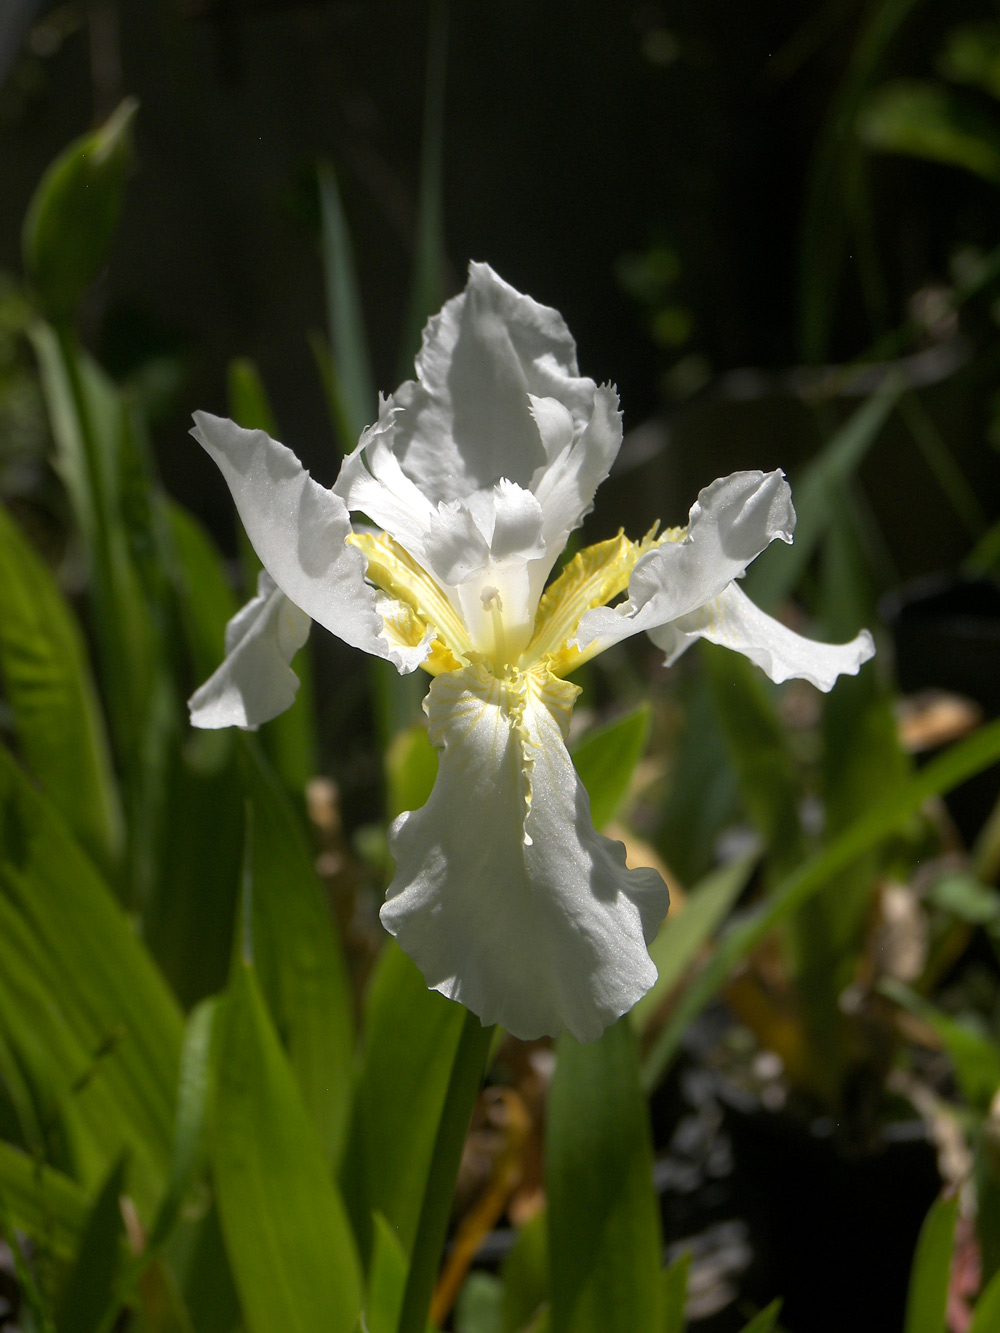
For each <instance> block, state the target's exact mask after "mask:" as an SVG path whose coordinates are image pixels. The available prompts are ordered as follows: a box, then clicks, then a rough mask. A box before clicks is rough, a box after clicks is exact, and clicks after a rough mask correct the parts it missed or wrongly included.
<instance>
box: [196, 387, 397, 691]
mask: <svg viewBox="0 0 1000 1333" xmlns="http://www.w3.org/2000/svg"><path fill="white" fill-rule="evenodd" d="M194 419H195V428H194V430H192V432H191V434H192V435H193V436H194V437H195V439H196V440H197V441H198V443H199V444H200V445H202V447H203V448H204V449H205V450H206V451H207V452H208V454H210V455H211V457H212V458H213V459H214V460H215V462H216V463H217V464H218V465H219V469H220V470H221V472H222V475H223V476H224V477H225V479H226V481H227V483H228V485H229V489H230V491H232V494H233V499H234V500H235V501H236V507H237V509H238V510H239V514H240V518H241V519H242V520H243V526H244V527H245V528H246V531H247V536H248V537H249V538H250V541H251V543H252V544H253V548H254V550H255V551H256V552H257V554H258V556H259V557H260V560H261V564H263V566H264V568H265V569H266V570H267V571H268V573H269V574H270V575H271V577H272V578H273V579H274V582H275V583H276V584H277V586H278V587H279V588H280V589H281V590H282V592H284V593H285V595H286V596H287V597H288V598H289V599H290V600H291V601H292V602H294V603H295V605H296V606H298V607H300V608H301V609H302V610H303V611H304V612H305V613H306V615H308V616H310V617H311V618H312V619H313V620H315V621H317V622H318V623H319V624H320V625H322V626H324V628H325V629H328V630H330V632H331V633H332V634H336V635H337V637H338V638H340V639H343V640H344V641H345V642H346V643H349V644H351V645H352V646H353V647H355V648H361V649H363V650H364V651H365V652H368V653H373V654H374V655H375V656H377V657H389V658H390V659H391V660H392V661H393V663H394V664H395V665H396V666H397V667H398V668H399V670H400V671H412V670H414V668H415V667H417V666H419V665H420V662H421V661H422V660H423V659H422V657H421V656H420V655H419V654H420V651H422V650H420V649H410V650H401V649H400V648H399V647H398V646H396V645H390V644H389V643H388V641H387V640H386V639H385V638H384V637H383V635H382V633H381V628H382V622H381V618H380V616H379V614H378V611H377V609H376V601H375V590H374V589H373V588H371V587H369V586H368V584H367V583H366V582H365V558H364V556H363V555H362V554H361V552H360V551H359V550H357V549H356V548H355V547H354V546H349V545H347V537H348V536H349V534H350V532H351V520H350V515H349V514H348V512H347V507H346V505H345V504H344V502H343V500H341V499H340V497H339V496H337V495H334V494H333V492H332V491H328V490H325V489H324V488H323V487H322V486H320V485H318V484H317V483H316V482H315V481H313V479H312V477H310V475H309V473H308V472H306V470H305V469H304V468H303V467H302V465H301V463H300V462H299V460H298V459H297V458H296V457H295V455H294V454H293V453H292V452H291V450H290V449H286V448H285V446H284V445H282V444H278V443H277V441H276V440H272V439H271V437H270V436H269V435H267V434H265V432H264V431H262V430H243V429H241V428H240V427H239V426H237V425H236V424H235V423H234V422H232V421H227V420H224V419H223V418H222V417H214V416H211V415H210V414H209V413H207V412H196V413H195V418H194Z"/></svg>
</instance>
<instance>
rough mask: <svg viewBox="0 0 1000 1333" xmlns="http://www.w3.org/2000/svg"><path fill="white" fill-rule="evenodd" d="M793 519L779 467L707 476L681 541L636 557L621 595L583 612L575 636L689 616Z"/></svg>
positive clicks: (591, 637)
mask: <svg viewBox="0 0 1000 1333" xmlns="http://www.w3.org/2000/svg"><path fill="white" fill-rule="evenodd" d="M794 526H795V511H794V509H793V508H792V498H791V491H790V489H789V486H788V483H787V482H786V481H785V478H784V474H783V473H782V472H780V471H775V472H768V473H764V472H734V473H733V474H732V476H729V477H723V478H720V479H719V480H718V481H714V482H712V484H711V486H706V487H705V489H704V490H703V491H702V492H701V493H700V494H699V496H698V499H697V501H696V502H695V504H694V505H693V506H692V509H691V513H690V516H689V520H688V527H687V530H686V534H685V536H684V538H683V540H680V541H667V542H664V543H663V545H662V546H657V547H656V549H655V550H653V551H650V552H649V554H648V555H645V556H643V557H642V559H641V560H640V561H639V562H638V564H637V565H636V567H635V569H634V570H633V571H632V577H631V578H630V579H629V585H628V601H626V602H623V603H622V604H621V605H620V606H616V607H607V606H602V607H597V608H596V609H595V610H593V611H587V612H586V613H585V614H584V616H583V617H582V618H581V620H580V627H579V630H578V632H577V642H578V643H579V645H580V647H581V648H584V647H587V646H588V645H589V644H591V643H593V642H594V641H595V640H597V641H598V642H599V643H600V645H601V648H606V647H608V646H609V645H610V644H612V643H617V642H618V640H619V639H625V638H628V637H629V635H631V634H637V633H638V632H639V631H640V630H651V629H655V628H656V627H657V626H658V625H665V624H668V623H669V622H671V621H674V620H677V619H678V618H679V617H680V616H684V615H689V614H690V613H691V612H692V611H696V610H697V609H698V607H700V606H703V605H704V604H705V602H709V601H711V600H712V599H713V598H714V597H718V595H719V593H721V592H722V591H723V589H724V588H725V587H726V586H727V585H728V584H729V583H731V582H732V580H733V579H736V578H740V577H741V576H742V575H743V573H744V571H745V570H746V567H747V565H749V564H750V562H751V561H752V560H754V559H755V558H756V557H757V556H758V555H760V553H761V551H763V550H764V548H765V547H766V546H767V545H768V544H769V543H770V542H772V541H774V540H775V539H776V538H778V539H780V540H781V541H784V542H790V541H791V540H792V530H793V528H794Z"/></svg>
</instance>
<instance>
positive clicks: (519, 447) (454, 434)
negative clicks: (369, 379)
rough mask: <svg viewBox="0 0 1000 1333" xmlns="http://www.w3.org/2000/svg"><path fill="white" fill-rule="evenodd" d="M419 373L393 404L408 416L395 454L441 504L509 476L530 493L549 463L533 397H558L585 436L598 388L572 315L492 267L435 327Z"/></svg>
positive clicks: (476, 274) (473, 268) (478, 273)
mask: <svg viewBox="0 0 1000 1333" xmlns="http://www.w3.org/2000/svg"><path fill="white" fill-rule="evenodd" d="M416 369H417V378H416V380H410V381H408V382H407V383H406V384H403V385H402V386H401V387H400V388H399V389H397V390H396V392H395V393H394V394H393V395H392V398H391V400H390V402H391V405H392V406H393V407H394V408H399V409H402V410H401V412H400V414H399V416H398V417H396V419H395V421H394V428H393V443H392V450H393V453H394V454H395V455H396V457H397V458H398V459H399V461H400V463H401V464H402V467H403V470H404V472H405V473H406V475H407V476H408V477H410V478H411V479H412V480H413V481H415V482H416V483H417V484H418V485H419V487H420V489H421V490H422V491H423V493H424V494H425V495H426V496H428V497H429V498H430V499H431V500H433V501H434V502H439V501H442V500H455V499H459V498H461V497H462V496H465V495H468V494H469V493H470V492H472V491H477V490H482V489H483V488H484V487H487V486H492V485H493V483H494V482H496V481H498V480H499V479H500V477H506V478H507V479H508V480H509V481H515V482H517V483H518V485H520V486H523V487H524V488H525V489H529V488H530V485H531V478H532V476H533V475H534V473H535V471H536V469H537V468H538V467H539V466H541V465H542V464H544V462H545V461H546V455H545V450H544V447H543V444H542V439H541V436H540V434H539V430H538V427H537V426H536V424H535V421H534V419H533V418H532V415H531V408H530V399H529V395H534V396H535V397H538V398H555V399H557V400H558V402H560V403H561V404H563V405H564V406H565V407H566V409H567V410H568V411H569V413H570V415H571V417H572V418H573V420H574V422H576V423H577V426H578V427H579V428H582V426H583V425H584V424H585V422H586V421H587V420H588V419H589V416H590V413H591V410H592V403H593V394H594V382H593V380H590V379H586V378H584V377H581V376H580V374H579V371H578V369H577V364H576V346H575V344H574V342H573V339H572V337H571V335H570V332H569V330H568V329H567V327H566V325H565V323H564V321H563V318H562V316H561V315H560V314H559V312H558V311H557V310H552V309H551V308H549V307H548V306H543V305H539V304H538V302H537V301H533V300H532V299H531V297H529V296H523V295H522V294H521V293H520V292H518V291H515V289H514V288H513V287H511V286H509V285H508V284H507V283H506V282H504V281H503V280H502V279H501V278H498V277H497V275H496V274H495V273H494V272H493V270H492V269H491V268H490V266H489V265H488V264H470V265H469V279H468V282H467V284H466V287H465V290H464V291H463V292H461V293H460V294H459V295H458V296H456V297H454V298H453V299H452V300H450V301H449V302H448V303H447V304H446V305H445V306H444V308H443V309H442V310H441V312H440V314H437V315H435V316H434V317H433V318H432V319H431V320H430V321H429V322H428V324H427V327H426V329H425V330H424V337H423V344H422V346H421V349H420V352H419V354H418V356H417V365H416Z"/></svg>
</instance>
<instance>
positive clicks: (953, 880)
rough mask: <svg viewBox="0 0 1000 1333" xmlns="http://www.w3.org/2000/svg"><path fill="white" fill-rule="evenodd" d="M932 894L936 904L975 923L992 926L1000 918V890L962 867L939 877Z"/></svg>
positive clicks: (931, 889) (931, 891)
mask: <svg viewBox="0 0 1000 1333" xmlns="http://www.w3.org/2000/svg"><path fill="white" fill-rule="evenodd" d="M928 898H929V899H930V901H931V902H932V903H934V905H935V906H936V907H940V908H942V909H943V910H944V911H945V912H950V913H951V914H952V915H953V916H957V917H958V919H959V921H966V922H968V923H969V925H972V926H992V925H993V924H994V923H995V922H996V921H997V920H998V919H1000V891H998V890H997V889H996V888H994V887H993V886H992V885H988V884H984V883H983V882H982V880H979V879H977V878H976V877H975V876H974V875H970V874H967V873H965V872H963V871H960V870H956V871H950V872H946V873H945V874H943V875H942V876H941V877H940V879H936V880H935V881H934V883H933V884H932V885H931V888H930V891H929V893H928Z"/></svg>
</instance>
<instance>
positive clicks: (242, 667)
mask: <svg viewBox="0 0 1000 1333" xmlns="http://www.w3.org/2000/svg"><path fill="white" fill-rule="evenodd" d="M310 624H311V621H310V619H309V617H308V616H307V615H306V614H305V612H304V611H300V610H299V608H298V607H297V606H296V605H295V604H294V603H293V602H290V601H289V600H288V598H287V597H286V596H285V594H284V593H283V592H282V591H281V589H280V588H279V587H277V585H276V584H275V582H274V580H273V579H272V578H271V577H270V575H269V574H268V573H267V571H266V570H261V572H260V574H259V575H258V578H257V595H256V597H254V598H253V599H252V601H249V602H248V603H247V604H246V606H244V607H243V608H242V609H241V610H239V611H237V613H236V615H235V616H233V618H232V620H230V622H229V624H228V625H227V626H226V657H225V660H224V661H223V663H222V665H221V666H220V667H219V669H218V670H217V671H216V672H215V673H214V674H213V675H212V676H210V677H209V679H208V680H207V681H206V682H205V684H204V685H202V687H201V688H200V689H199V690H196V691H195V693H194V694H193V695H192V696H191V698H190V700H189V701H188V707H189V708H190V710H191V722H192V723H193V725H194V726H196V727H209V728H215V727H257V726H259V725H260V723H261V722H269V721H270V719H271V718H272V717H277V716H278V714H279V713H283V712H284V711H285V709H286V708H290V707H291V705H292V702H293V701H294V699H295V695H296V692H297V691H298V688H299V681H298V677H297V676H296V675H295V672H294V671H292V670H291V668H290V667H289V665H288V664H289V662H291V660H292V658H293V657H294V656H295V654H296V653H297V652H298V650H299V649H300V648H301V647H302V645H303V644H304V643H305V641H306V639H307V638H308V637H309V626H310Z"/></svg>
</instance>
